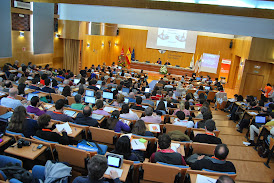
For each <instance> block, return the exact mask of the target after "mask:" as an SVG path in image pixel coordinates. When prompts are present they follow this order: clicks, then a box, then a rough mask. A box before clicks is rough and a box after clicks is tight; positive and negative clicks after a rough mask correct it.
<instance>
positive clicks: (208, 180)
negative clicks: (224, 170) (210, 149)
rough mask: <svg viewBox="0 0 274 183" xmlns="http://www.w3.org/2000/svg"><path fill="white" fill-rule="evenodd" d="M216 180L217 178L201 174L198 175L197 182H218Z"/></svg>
mask: <svg viewBox="0 0 274 183" xmlns="http://www.w3.org/2000/svg"><path fill="white" fill-rule="evenodd" d="M216 182H217V180H216V179H213V178H210V177H206V176H203V175H200V174H198V175H197V179H196V183H216Z"/></svg>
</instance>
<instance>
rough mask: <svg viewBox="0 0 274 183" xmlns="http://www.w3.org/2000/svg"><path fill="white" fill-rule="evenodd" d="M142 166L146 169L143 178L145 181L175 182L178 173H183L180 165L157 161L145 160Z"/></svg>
mask: <svg viewBox="0 0 274 183" xmlns="http://www.w3.org/2000/svg"><path fill="white" fill-rule="evenodd" d="M142 168H143V170H144V176H143V180H145V181H153V182H163V183H174V182H175V177H176V175H177V174H179V173H181V169H180V168H178V167H172V166H165V165H160V164H155V163H147V162H144V163H143V165H142Z"/></svg>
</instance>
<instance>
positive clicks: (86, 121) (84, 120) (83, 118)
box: [74, 106, 99, 127]
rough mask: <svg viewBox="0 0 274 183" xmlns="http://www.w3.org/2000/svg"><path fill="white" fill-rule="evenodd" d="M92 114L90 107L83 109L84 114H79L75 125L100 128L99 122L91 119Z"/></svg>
mask: <svg viewBox="0 0 274 183" xmlns="http://www.w3.org/2000/svg"><path fill="white" fill-rule="evenodd" d="M91 114H92V109H91V108H90V106H85V107H84V109H83V113H80V112H79V113H78V114H77V116H76V118H75V120H74V123H77V124H80V125H87V126H93V127H98V126H99V123H98V122H97V120H96V119H93V118H92V117H91Z"/></svg>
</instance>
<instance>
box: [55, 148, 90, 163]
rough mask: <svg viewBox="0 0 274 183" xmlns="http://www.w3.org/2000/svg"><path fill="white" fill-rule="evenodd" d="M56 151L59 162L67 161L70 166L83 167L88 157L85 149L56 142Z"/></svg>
mask: <svg viewBox="0 0 274 183" xmlns="http://www.w3.org/2000/svg"><path fill="white" fill-rule="evenodd" d="M55 148H56V151H57V152H58V160H59V161H60V162H67V163H69V164H70V165H72V166H76V167H80V168H85V167H86V160H87V158H88V157H90V155H89V153H88V152H87V151H84V150H81V149H77V148H73V147H69V146H65V145H61V144H56V147H55Z"/></svg>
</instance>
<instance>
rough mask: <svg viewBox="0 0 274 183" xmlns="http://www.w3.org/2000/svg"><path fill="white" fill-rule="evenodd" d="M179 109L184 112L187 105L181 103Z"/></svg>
mask: <svg viewBox="0 0 274 183" xmlns="http://www.w3.org/2000/svg"><path fill="white" fill-rule="evenodd" d="M179 107H180V110H181V111H183V110H184V109H185V103H184V102H181V103H180V106H179Z"/></svg>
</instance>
